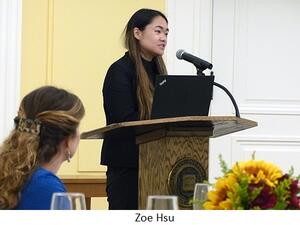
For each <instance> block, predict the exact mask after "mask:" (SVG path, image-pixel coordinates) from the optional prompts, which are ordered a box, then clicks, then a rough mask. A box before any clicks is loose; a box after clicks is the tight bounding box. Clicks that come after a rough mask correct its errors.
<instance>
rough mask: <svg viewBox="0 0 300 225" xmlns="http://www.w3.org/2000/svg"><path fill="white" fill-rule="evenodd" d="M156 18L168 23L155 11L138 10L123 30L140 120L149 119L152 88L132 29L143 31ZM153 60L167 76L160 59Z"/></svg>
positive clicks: (159, 57) (161, 72)
mask: <svg viewBox="0 0 300 225" xmlns="http://www.w3.org/2000/svg"><path fill="white" fill-rule="evenodd" d="M157 16H161V17H163V18H164V19H165V20H166V22H168V20H167V18H166V16H165V15H164V14H163V13H161V12H159V11H157V10H153V9H140V10H138V11H137V12H135V13H134V14H133V15H132V17H131V18H130V19H129V21H128V23H127V26H126V28H125V47H126V48H127V50H128V51H129V56H130V58H131V59H132V60H133V62H134V65H135V69H136V74H137V81H138V82H137V99H138V104H139V115H140V119H149V118H150V113H151V108H152V100H153V91H154V87H153V85H152V83H151V82H150V80H149V76H148V74H147V72H146V70H145V68H144V66H143V62H142V56H141V49H140V45H139V41H138V40H137V39H136V38H135V37H134V34H133V29H134V28H136V27H137V28H138V29H139V30H141V31H143V30H144V29H145V27H146V26H147V25H148V24H150V23H151V22H152V20H153V19H154V18H155V17H157ZM154 60H155V62H156V65H157V68H158V72H159V74H167V69H166V66H165V63H164V61H163V59H162V57H161V56H157V57H155V58H154Z"/></svg>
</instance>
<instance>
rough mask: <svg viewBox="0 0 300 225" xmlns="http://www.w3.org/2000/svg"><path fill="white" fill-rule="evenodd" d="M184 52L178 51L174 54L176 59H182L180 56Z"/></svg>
mask: <svg viewBox="0 0 300 225" xmlns="http://www.w3.org/2000/svg"><path fill="white" fill-rule="evenodd" d="M184 52H185V51H184V50H183V49H179V50H178V51H177V52H176V57H177V59H182V55H183V53H184Z"/></svg>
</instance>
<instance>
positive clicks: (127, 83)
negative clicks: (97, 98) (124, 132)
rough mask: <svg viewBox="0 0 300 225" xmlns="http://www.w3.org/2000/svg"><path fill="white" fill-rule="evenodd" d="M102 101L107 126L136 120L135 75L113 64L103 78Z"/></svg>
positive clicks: (137, 117)
mask: <svg viewBox="0 0 300 225" xmlns="http://www.w3.org/2000/svg"><path fill="white" fill-rule="evenodd" d="M103 100H104V110H105V114H106V120H107V121H106V122H107V124H111V123H119V122H125V121H134V120H138V119H139V116H138V114H139V113H138V107H137V99H136V78H135V73H134V72H133V71H132V72H131V71H130V70H128V69H126V68H122V66H120V65H118V64H113V65H112V66H111V67H110V68H109V70H108V71H107V74H106V77H105V81H104V85H103Z"/></svg>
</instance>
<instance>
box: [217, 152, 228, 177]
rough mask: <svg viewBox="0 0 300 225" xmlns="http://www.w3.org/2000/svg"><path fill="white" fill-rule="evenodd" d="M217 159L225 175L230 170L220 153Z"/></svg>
mask: <svg viewBox="0 0 300 225" xmlns="http://www.w3.org/2000/svg"><path fill="white" fill-rule="evenodd" d="M219 161H220V167H221V171H222V173H223V174H224V175H226V174H227V173H229V172H230V169H229V168H228V166H227V164H226V162H225V161H224V159H223V158H222V155H221V154H220V155H219Z"/></svg>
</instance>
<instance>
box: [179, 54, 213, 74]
mask: <svg viewBox="0 0 300 225" xmlns="http://www.w3.org/2000/svg"><path fill="white" fill-rule="evenodd" d="M176 57H177V58H178V59H183V60H185V61H188V62H190V63H193V64H194V66H196V68H197V69H199V70H201V71H203V70H206V69H212V67H213V65H212V64H211V63H209V62H207V61H205V60H203V59H200V58H198V57H196V56H194V55H192V54H189V53H187V52H186V51H184V50H182V49H179V50H178V51H177V52H176Z"/></svg>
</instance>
